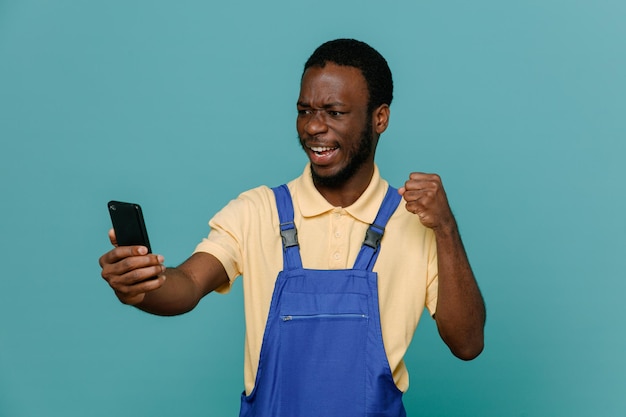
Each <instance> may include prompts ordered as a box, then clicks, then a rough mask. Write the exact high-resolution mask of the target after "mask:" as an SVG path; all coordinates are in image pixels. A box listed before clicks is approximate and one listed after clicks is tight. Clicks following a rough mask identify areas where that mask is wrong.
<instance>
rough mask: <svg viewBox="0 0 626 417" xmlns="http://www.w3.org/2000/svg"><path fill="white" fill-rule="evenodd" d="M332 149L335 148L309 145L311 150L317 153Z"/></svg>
mask: <svg viewBox="0 0 626 417" xmlns="http://www.w3.org/2000/svg"><path fill="white" fill-rule="evenodd" d="M333 149H335V148H329V147H326V146H312V147H311V150H312V151H313V152H317V153H321V152H326V151H331V150H333Z"/></svg>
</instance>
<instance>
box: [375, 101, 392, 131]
mask: <svg viewBox="0 0 626 417" xmlns="http://www.w3.org/2000/svg"><path fill="white" fill-rule="evenodd" d="M389 113H390V110H389V105H388V104H381V105H380V106H378V107H377V108H376V109H374V111H373V112H372V123H373V124H374V131H375V132H376V133H378V134H379V135H380V134H381V133H383V132H384V131H385V130H387V126H389Z"/></svg>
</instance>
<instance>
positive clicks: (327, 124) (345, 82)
mask: <svg viewBox="0 0 626 417" xmlns="http://www.w3.org/2000/svg"><path fill="white" fill-rule="evenodd" d="M368 99H369V93H368V90H367V83H366V81H365V78H364V77H363V74H362V73H361V71H360V70H359V69H357V68H355V67H348V66H340V65H336V64H333V63H327V64H326V66H325V67H324V68H319V67H311V68H309V69H307V70H306V72H305V73H304V76H303V77H302V84H301V86H300V97H299V98H298V119H297V123H296V127H297V130H298V136H299V138H300V144H301V145H302V148H303V149H304V151H305V152H306V154H307V156H308V157H309V160H310V162H311V171H312V173H313V180H314V182H315V183H316V184H317V185H323V186H327V187H335V186H340V185H343V184H345V183H346V182H347V181H348V180H349V179H351V178H353V177H354V176H355V175H360V174H365V175H367V173H368V172H369V173H371V169H372V167H373V163H374V149H375V147H376V144H375V140H374V137H373V130H372V121H371V118H370V117H369V114H368Z"/></svg>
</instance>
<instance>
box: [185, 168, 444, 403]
mask: <svg viewBox="0 0 626 417" xmlns="http://www.w3.org/2000/svg"><path fill="white" fill-rule="evenodd" d="M288 187H289V190H290V192H291V195H292V199H293V203H294V212H295V213H294V222H295V225H296V228H297V230H298V240H299V243H300V253H301V256H302V264H303V266H304V268H309V269H346V268H351V267H352V266H353V264H354V261H355V260H356V257H357V254H358V252H359V250H360V248H361V244H362V243H363V238H364V237H365V231H366V229H367V227H368V225H369V224H370V223H372V222H373V221H374V218H375V217H376V214H377V213H378V209H379V207H380V204H381V203H382V200H383V198H384V196H385V193H386V191H387V187H388V184H387V182H386V181H385V180H383V179H382V178H381V177H380V174H379V171H378V168H377V167H376V169H375V172H374V176H373V178H372V181H371V183H370V184H369V186H368V188H367V189H366V190H365V192H364V193H363V195H361V197H360V198H359V199H358V200H357V201H356V202H355V203H354V204H352V205H351V206H349V207H333V206H332V205H330V204H329V203H328V202H327V201H326V200H325V199H324V197H322V195H321V194H320V193H319V192H318V191H317V189H316V188H315V186H314V185H313V180H312V178H311V171H310V167H309V166H308V165H307V167H306V168H305V170H304V173H303V174H302V176H300V177H298V178H296V179H295V180H293V181H291V182H289V183H288ZM209 225H210V226H211V231H210V233H209V236H208V237H207V238H205V239H204V240H203V241H202V242H201V243H200V244H199V245H198V246H197V248H196V252H208V253H210V254H212V255H214V256H215V257H217V259H219V260H220V261H221V262H222V264H223V265H224V268H225V269H226V272H227V273H228V276H229V278H230V284H232V283H233V281H234V280H235V279H236V278H237V277H238V276H240V275H241V276H243V292H244V309H245V318H246V340H245V360H244V380H245V389H246V392H247V393H248V394H249V393H250V392H251V391H252V388H253V387H254V381H255V377H256V372H257V367H258V362H259V356H260V351H261V343H262V341H263V333H264V330H265V324H266V320H267V315H268V312H269V308H270V302H271V298H272V293H273V290H274V283H275V281H276V277H277V275H278V273H279V272H280V271H281V270H282V267H283V259H282V247H281V238H280V231H279V221H278V212H277V209H276V201H275V199H274V193H273V192H272V190H271V189H270V188H269V187H266V186H261V187H258V188H254V189H252V190H249V191H246V192H244V193H242V194H241V195H239V197H237V198H236V199H235V200H232V201H231V202H230V203H228V205H226V207H224V208H223V209H222V210H221V211H220V212H219V213H217V214H216V215H215V216H214V217H213V219H211V221H210V222H209ZM374 272H377V273H378V292H379V304H380V316H381V326H382V334H383V342H384V346H385V351H386V353H387V358H388V360H389V366H390V368H391V370H392V373H393V377H394V380H395V382H396V385H397V386H398V388H399V389H400V390H402V391H406V390H407V388H408V386H409V377H408V373H407V370H406V367H405V365H404V361H403V357H404V354H405V352H406V350H407V348H408V346H409V343H410V342H411V339H412V337H413V333H414V331H415V328H416V327H417V324H418V322H419V319H420V317H421V314H422V312H423V310H424V307H426V308H428V310H429V312H430V313H431V315H432V314H434V313H435V308H436V304H437V253H436V246H435V238H434V234H433V233H432V231H431V230H430V229H427V228H425V227H424V226H422V224H421V223H420V221H419V218H418V217H417V216H416V215H414V214H412V213H410V212H408V211H407V210H406V209H405V208H404V202H403V201H402V202H400V205H399V206H398V209H397V210H396V211H395V212H394V214H393V215H392V217H391V219H390V220H389V223H388V225H387V227H386V229H385V234H384V237H383V239H382V242H381V252H380V254H379V257H378V260H377V261H376V264H375V265H374ZM229 289H230V287H229V286H228V285H227V286H225V287H222V288H220V289H218V291H219V292H222V293H226V292H228V290H229Z"/></svg>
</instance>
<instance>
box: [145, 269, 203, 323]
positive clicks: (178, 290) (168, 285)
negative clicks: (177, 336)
mask: <svg viewBox="0 0 626 417" xmlns="http://www.w3.org/2000/svg"><path fill="white" fill-rule="evenodd" d="M163 275H164V276H165V282H164V283H163V285H162V286H161V287H160V288H158V289H157V290H154V291H150V292H148V293H146V294H145V297H144V299H143V300H142V301H141V302H140V303H139V304H136V305H135V307H137V308H139V309H141V310H143V311H146V312H148V313H151V314H157V315H161V316H174V315H178V314H183V313H186V312H188V311H190V310H192V309H193V308H194V307H195V306H196V305H197V304H198V302H199V301H200V299H201V298H202V296H203V294H202V293H201V291H200V290H199V288H198V286H197V285H196V283H195V282H194V280H193V279H191V277H190V276H189V275H188V274H187V273H185V272H183V271H182V270H181V269H179V268H169V267H168V268H167V269H166V270H165V273H164V274H163Z"/></svg>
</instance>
